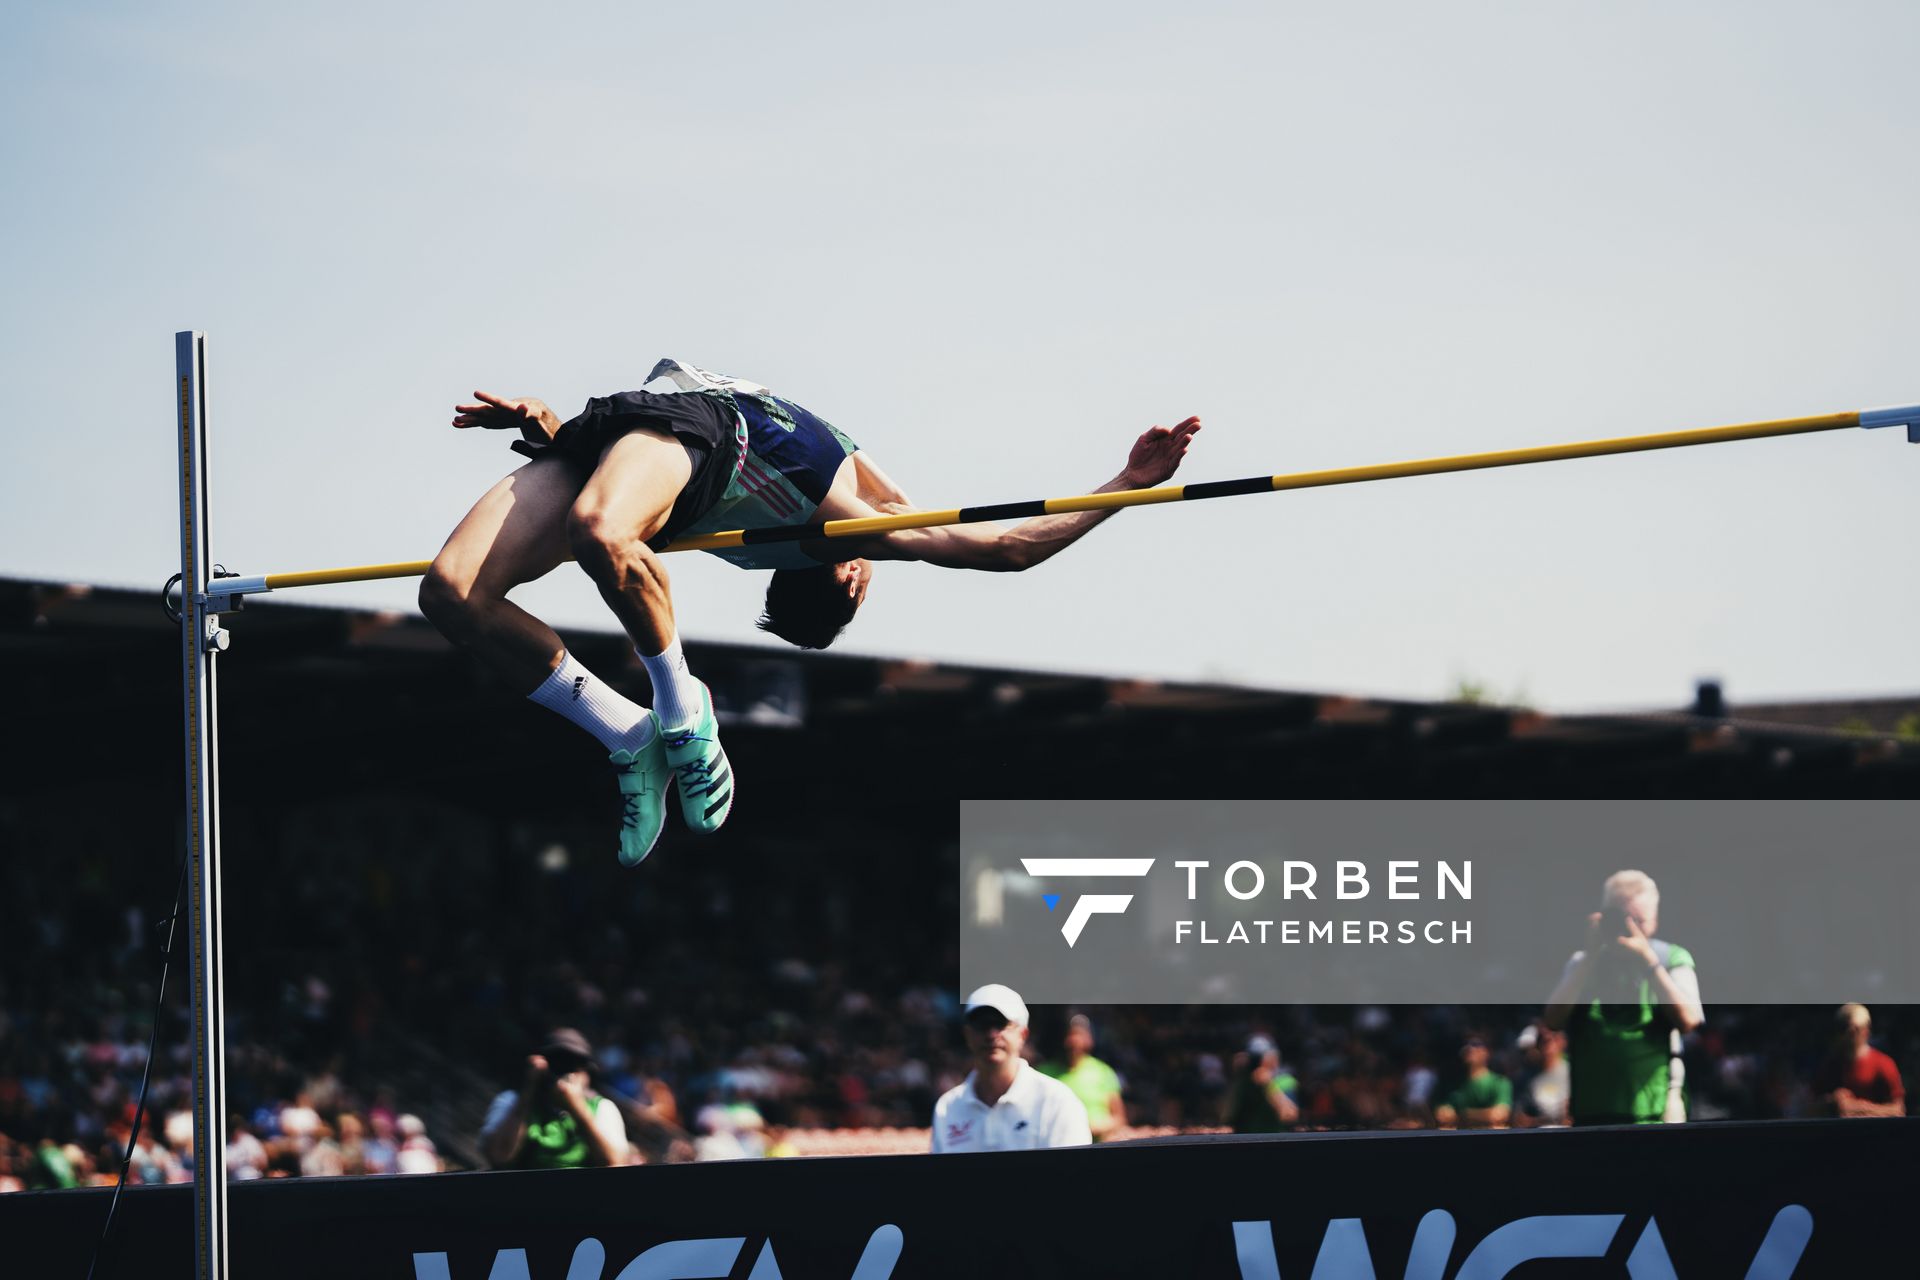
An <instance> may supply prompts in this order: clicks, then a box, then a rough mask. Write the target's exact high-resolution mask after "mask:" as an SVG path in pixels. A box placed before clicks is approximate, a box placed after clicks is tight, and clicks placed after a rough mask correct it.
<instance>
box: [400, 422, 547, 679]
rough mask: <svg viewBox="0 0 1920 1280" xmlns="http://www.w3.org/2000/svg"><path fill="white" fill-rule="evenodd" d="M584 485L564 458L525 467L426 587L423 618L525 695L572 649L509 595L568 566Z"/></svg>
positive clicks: (443, 558) (483, 508)
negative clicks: (571, 522)
mask: <svg viewBox="0 0 1920 1280" xmlns="http://www.w3.org/2000/svg"><path fill="white" fill-rule="evenodd" d="M583 483H584V480H583V478H582V476H581V473H580V469H579V468H577V467H575V466H573V465H571V464H570V463H568V462H566V461H564V460H562V459H560V458H543V459H540V460H539V461H536V462H530V463H528V464H527V465H526V466H524V467H521V468H520V469H519V470H518V471H515V472H514V473H513V474H512V475H510V476H508V477H507V478H506V479H504V480H502V481H500V483H499V484H496V485H495V486H493V488H491V489H489V490H488V491H487V493H486V496H485V497H483V498H481V499H480V501H479V502H477V503H475V504H474V507H473V510H471V511H469V512H468V513H467V515H466V518H465V519H464V520H462V521H461V522H460V524H459V526H458V527H457V528H455V529H454V531H453V534H452V536H450V537H449V538H448V539H447V544H446V546H444V547H442V548H441V549H440V554H439V555H438V556H436V557H434V561H433V567H432V568H430V569H429V570H428V571H427V576H426V577H425V579H423V580H422V582H421V584H420V611H421V612H422V613H424V614H426V615H427V617H428V619H430V620H431V621H432V622H433V624H434V625H435V626H436V627H438V628H439V629H440V631H441V634H443V635H445V636H446V637H447V638H448V639H449V640H452V641H453V642H454V643H455V644H458V645H460V646H462V647H464V648H468V649H472V650H473V651H474V652H475V653H478V654H479V655H480V657H481V658H482V660H483V661H485V662H486V663H487V665H489V666H490V667H492V668H493V669H494V670H495V671H497V672H499V673H500V675H501V676H502V677H503V678H504V679H505V680H506V681H507V682H508V683H509V684H510V685H512V686H513V687H514V688H515V689H516V690H518V691H520V692H522V693H525V692H527V691H529V690H531V689H534V688H536V687H538V686H539V685H540V683H541V682H542V681H543V680H545V679H546V678H547V676H548V674H549V673H550V672H552V670H553V669H554V667H555V666H557V665H558V664H559V662H560V658H561V655H562V654H563V653H564V652H565V651H566V646H565V645H564V644H563V643H562V642H561V640H560V637H559V636H558V635H556V634H554V630H553V628H552V627H549V626H548V625H547V624H546V623H544V622H542V621H540V619H538V618H536V617H534V616H533V615H532V614H530V613H528V612H527V611H526V610H524V609H522V608H521V607H520V606H518V605H516V604H514V603H512V602H511V601H509V600H508V599H507V592H509V591H511V590H513V588H515V587H517V586H519V585H520V584H521V583H523V582H532V581H533V580H534V579H535V578H539V577H543V576H544V575H546V574H547V573H549V572H551V571H552V570H553V569H554V568H555V567H557V566H558V565H560V564H562V563H564V562H565V560H566V558H567V551H568V544H567V511H568V509H569V508H571V507H572V506H573V504H574V501H575V499H576V498H578V497H579V495H580V490H581V487H582V485H583Z"/></svg>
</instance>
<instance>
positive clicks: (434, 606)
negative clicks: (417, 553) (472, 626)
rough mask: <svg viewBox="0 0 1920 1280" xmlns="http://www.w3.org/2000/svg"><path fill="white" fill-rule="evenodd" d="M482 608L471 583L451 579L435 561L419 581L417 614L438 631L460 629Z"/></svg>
mask: <svg viewBox="0 0 1920 1280" xmlns="http://www.w3.org/2000/svg"><path fill="white" fill-rule="evenodd" d="M484 607H485V606H484V602H483V601H482V600H481V598H480V595H479V593H478V592H477V591H475V590H474V588H473V584H472V583H471V582H466V581H462V580H461V579H460V578H457V577H455V576H454V575H453V574H452V573H449V572H448V571H447V570H446V569H445V568H443V567H442V566H441V565H440V564H439V563H438V562H435V564H434V565H433V567H432V568H430V569H428V570H427V573H426V576H425V577H423V578H421V579H420V612H421V613H423V614H425V615H426V616H427V621H429V622H431V623H433V624H434V625H435V626H436V627H439V628H440V629H441V630H442V631H447V630H458V629H461V628H462V627H463V626H465V625H466V624H469V623H471V621H472V620H473V619H474V617H475V616H476V615H478V614H479V613H480V612H481V611H482V610H483V608H484Z"/></svg>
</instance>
